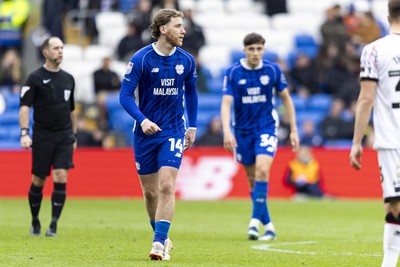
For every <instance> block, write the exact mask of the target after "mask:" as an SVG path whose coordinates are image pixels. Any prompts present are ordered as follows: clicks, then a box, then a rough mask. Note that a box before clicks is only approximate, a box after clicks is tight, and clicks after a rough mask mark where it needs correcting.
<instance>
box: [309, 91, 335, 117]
mask: <svg viewBox="0 0 400 267" xmlns="http://www.w3.org/2000/svg"><path fill="white" fill-rule="evenodd" d="M331 104H332V97H331V96H330V95H327V94H314V95H311V96H310V98H309V99H308V101H307V110H309V111H317V112H324V113H326V112H328V111H329V108H330V106H331Z"/></svg>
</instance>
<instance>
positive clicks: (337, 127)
mask: <svg viewBox="0 0 400 267" xmlns="http://www.w3.org/2000/svg"><path fill="white" fill-rule="evenodd" d="M343 112H344V102H343V100H341V99H335V100H334V101H333V102H332V105H331V108H330V110H329V114H328V115H327V116H326V117H325V118H324V119H323V120H322V122H321V130H322V133H323V137H324V139H328V140H335V139H351V138H352V136H353V126H354V123H352V122H349V121H345V120H344V119H342V117H341V116H342V113H343Z"/></svg>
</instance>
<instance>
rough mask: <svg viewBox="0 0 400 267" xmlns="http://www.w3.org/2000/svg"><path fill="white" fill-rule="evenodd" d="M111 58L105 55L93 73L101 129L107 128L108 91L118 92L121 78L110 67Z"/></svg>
mask: <svg viewBox="0 0 400 267" xmlns="http://www.w3.org/2000/svg"><path fill="white" fill-rule="evenodd" d="M110 62H111V58H109V57H105V58H104V59H103V65H102V66H101V68H100V69H98V70H96V71H95V72H94V73H93V79H94V87H95V92H96V97H97V105H98V108H99V124H100V128H101V129H103V130H107V129H108V120H107V109H106V105H105V102H106V100H107V96H108V94H109V93H112V92H118V91H119V89H120V87H121V78H120V77H119V76H118V75H117V73H116V72H115V71H113V70H111V69H110Z"/></svg>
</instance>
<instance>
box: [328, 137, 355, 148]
mask: <svg viewBox="0 0 400 267" xmlns="http://www.w3.org/2000/svg"><path fill="white" fill-rule="evenodd" d="M351 144H352V140H351V139H337V140H326V141H325V142H324V147H326V148H337V149H348V148H351Z"/></svg>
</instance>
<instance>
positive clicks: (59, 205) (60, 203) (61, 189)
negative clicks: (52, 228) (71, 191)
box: [51, 183, 67, 225]
mask: <svg viewBox="0 0 400 267" xmlns="http://www.w3.org/2000/svg"><path fill="white" fill-rule="evenodd" d="M66 197H67V193H66V184H62V183H54V190H53V194H52V195H51V224H52V225H56V224H57V221H58V218H60V215H61V211H62V209H63V207H64V203H65V199H66Z"/></svg>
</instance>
